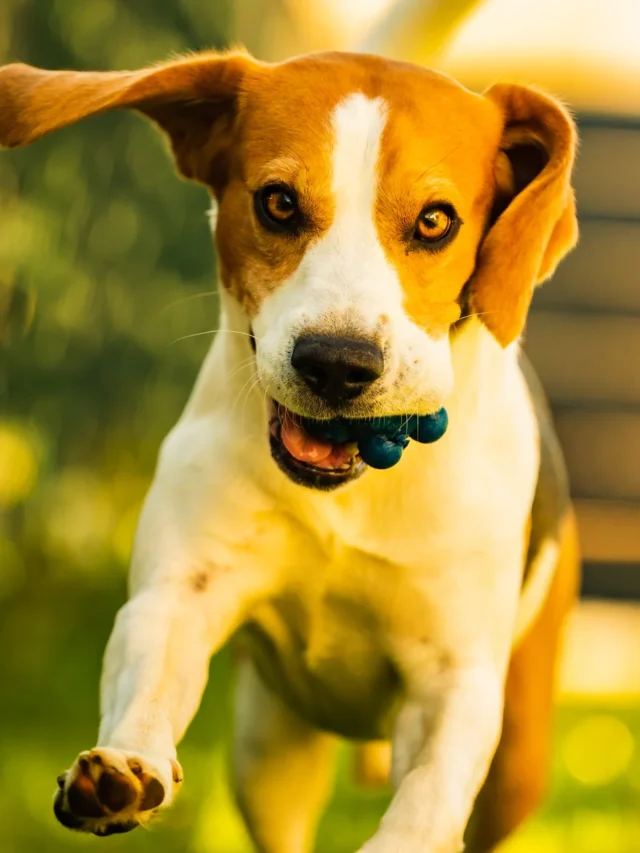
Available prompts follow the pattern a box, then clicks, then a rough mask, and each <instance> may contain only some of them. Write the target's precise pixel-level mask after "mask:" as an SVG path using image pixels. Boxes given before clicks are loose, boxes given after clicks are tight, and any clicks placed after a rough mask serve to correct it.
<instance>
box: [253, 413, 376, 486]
mask: <svg viewBox="0 0 640 853" xmlns="http://www.w3.org/2000/svg"><path fill="white" fill-rule="evenodd" d="M303 422H304V419H303V418H301V417H300V416H298V415H295V414H294V413H293V412H290V411H289V410H288V409H286V408H285V407H284V406H282V405H281V404H280V403H276V402H275V400H272V401H271V411H270V417H269V439H270V444H271V455H272V456H273V458H274V459H275V461H276V462H277V463H278V465H279V466H280V467H281V468H282V469H283V470H284V472H285V473H286V474H287V475H288V476H289V477H290V478H291V479H292V480H294V481H295V482H297V483H300V484H301V485H305V486H310V487H312V488H316V489H334V488H336V487H337V486H341V485H342V484H343V483H347V482H349V481H350V480H355V479H356V477H359V476H360V475H361V474H362V473H363V471H364V470H365V467H366V466H365V464H364V462H363V461H362V457H361V456H360V453H359V452H358V445H357V444H356V443H355V442H352V441H351V442H350V441H335V440H332V441H329V440H326V439H323V438H321V437H315V436H312V435H311V434H310V433H309V432H308V431H307V429H306V428H305V425H304V423H303Z"/></svg>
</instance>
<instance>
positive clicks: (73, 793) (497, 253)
mask: <svg viewBox="0 0 640 853" xmlns="http://www.w3.org/2000/svg"><path fill="white" fill-rule="evenodd" d="M119 107H131V108H134V109H136V110H138V111H140V112H142V113H143V114H145V115H146V116H148V117H150V118H151V119H152V120H153V121H154V122H156V123H157V124H158V125H159V126H160V127H161V128H162V129H163V130H164V131H165V132H166V133H167V135H168V137H169V139H170V141H171V143H172V147H173V150H174V154H175V157H176V162H177V164H178V168H179V169H180V171H181V172H182V173H183V175H185V176H186V177H188V178H191V179H194V180H197V181H200V182H202V183H204V184H206V185H207V186H208V187H209V188H210V190H211V193H212V196H213V199H214V206H215V215H214V216H213V217H212V221H213V222H214V226H215V238H216V244H217V248H218V254H219V260H220V271H221V281H220V294H221V306H222V307H221V314H220V334H218V335H217V337H216V339H215V342H214V343H213V346H212V348H211V350H210V352H209V354H208V356H207V358H206V361H205V363H204V365H203V367H202V370H201V373H200V376H199V378H198V380H197V383H196V386H195V389H194V391H193V393H192V395H191V399H190V400H189V403H188V405H187V407H186V409H185V411H184V413H183V415H182V417H181V418H180V420H179V422H178V424H177V425H176V427H175V428H174V429H173V430H172V432H171V433H170V435H169V436H168V437H167V439H166V440H165V442H164V444H163V447H162V450H161V453H160V459H159V463H158V468H157V472H156V475H155V479H154V482H153V485H152V487H151V489H150V492H149V495H148V497H147V500H146V504H145V507H144V510H143V513H142V517H141V519H140V524H139V528H138V533H137V538H136V543H135V548H134V554H133V560H132V568H131V582H130V600H129V601H128V603H127V604H126V605H125V606H124V607H123V608H122V610H121V611H120V612H119V614H118V616H117V619H116V623H115V627H114V630H113V634H112V636H111V639H110V641H109V644H108V648H107V651H106V657H105V662H104V672H103V677H102V716H101V725H100V733H99V737H98V742H97V745H96V746H95V747H94V748H93V749H91V750H90V751H87V752H83V753H81V754H80V756H79V757H78V759H77V760H76V761H75V762H74V763H73V764H72V766H71V768H70V769H69V770H68V771H67V772H66V773H65V774H62V776H61V777H60V779H59V791H58V793H57V795H56V800H55V811H56V815H57V816H58V818H59V820H60V821H61V822H62V823H64V824H65V825H67V826H69V827H71V828H74V829H79V830H83V831H87V832H93V833H96V834H98V835H101V834H110V833H112V832H122V831H126V830H128V829H132V828H133V827H135V826H137V825H138V824H141V823H145V822H146V821H148V820H149V818H150V817H152V816H153V814H155V812H156V811H157V809H158V808H164V807H166V806H168V805H170V804H171V802H172V801H173V800H174V798H175V796H176V794H177V792H178V789H179V787H180V784H181V781H182V775H181V770H180V766H179V764H178V762H177V753H176V744H177V743H178V742H179V741H180V739H181V737H182V735H183V733H184V731H185V729H186V727H187V726H188V725H189V722H190V720H191V718H192V717H193V715H194V713H195V712H196V710H197V708H198V704H199V702H200V698H201V695H202V691H203V689H204V686H205V682H206V679H207V668H208V662H209V658H210V656H211V654H212V653H213V652H215V651H216V650H217V649H219V648H220V647H221V646H222V645H223V644H224V643H226V642H227V641H228V640H229V639H230V638H231V637H232V636H234V635H236V634H237V633H238V632H240V633H241V634H242V635H243V636H245V637H246V648H247V649H248V654H247V655H246V656H244V657H243V662H242V663H241V670H240V673H239V677H238V695H237V722H236V736H235V739H236V742H235V760H234V768H235V786H236V791H237V797H238V802H239V804H240V807H241V810H242V812H243V814H244V817H245V820H246V823H247V826H248V828H249V831H250V833H251V835H252V837H253V839H254V841H255V844H256V847H257V848H258V849H259V850H261V851H264V853H302V851H305V850H307V849H309V847H310V845H311V844H312V838H313V830H314V827H315V824H316V822H317V820H318V817H319V813H320V810H321V807H322V805H323V802H324V800H325V797H326V796H327V791H328V786H329V781H330V778H331V763H332V759H333V753H334V747H335V743H336V737H335V735H340V736H343V737H347V738H351V739H355V740H359V741H367V740H376V739H379V740H390V741H391V743H392V752H393V758H392V769H391V777H392V781H393V784H394V786H395V796H394V798H393V801H392V803H391V805H390V807H389V809H388V810H387V812H386V814H385V815H384V817H383V819H382V822H381V824H380V827H379V829H378V831H377V832H376V834H375V835H374V836H373V838H371V839H370V840H369V841H368V842H367V843H366V844H365V845H364V846H363V847H362V848H361V851H360V853H418V851H420V853H454V851H459V850H461V849H462V846H463V837H464V836H465V833H466V834H467V844H468V849H469V850H471V851H474V853H480V851H488V850H490V849H493V847H494V846H495V845H496V844H497V843H498V841H499V840H500V839H501V838H503V837H504V836H505V835H507V834H508V833H509V832H510V831H511V830H512V829H513V828H514V827H515V826H516V825H517V824H518V823H519V822H520V821H521V820H522V818H523V817H524V816H525V815H526V814H527V813H528V812H529V811H530V810H531V808H532V807H533V806H534V805H535V803H536V802H537V801H538V799H539V797H540V795H541V792H542V788H543V785H544V778H545V769H546V767H545V765H546V755H547V750H548V742H549V724H550V713H551V702H552V686H553V672H554V661H555V659H556V656H557V651H558V641H559V634H560V629H561V625H562V622H563V618H564V615H565V613H566V611H567V609H568V607H569V605H570V603H571V601H572V599H573V595H574V590H575V585H576V578H577V565H578V555H577V548H576V536H575V526H574V520H573V516H572V512H571V508H570V505H569V502H568V497H567V491H566V483H565V478H564V469H563V465H562V459H561V456H560V453H559V450H558V447H557V442H556V439H555V437H554V434H553V429H552V427H551V425H550V421H549V417H548V414H547V412H546V409H545V406H544V401H543V400H542V399H541V396H540V394H539V392H538V391H537V389H536V388H535V379H531V380H528V379H527V378H526V375H529V373H530V370H529V369H528V368H526V367H525V368H524V372H523V367H522V363H521V357H520V355H519V344H518V340H519V337H520V335H521V333H522V331H523V327H524V324H525V319H526V314H527V309H528V306H529V302H530V299H531V295H532V292H533V289H534V287H535V285H536V284H538V283H539V282H541V281H542V280H544V279H545V278H547V277H548V276H549V275H550V274H551V273H552V272H553V270H554V269H555V266H556V264H557V263H558V261H559V260H560V259H561V258H562V256H563V255H564V254H565V253H566V252H567V251H568V250H569V249H570V248H571V247H572V246H573V245H574V243H575V239H576V233H577V232H576V224H575V209H574V202H573V193H572V190H571V183H570V181H571V170H572V165H573V157H574V149H575V145H576V141H575V131H574V127H573V123H572V121H571V119H570V117H569V116H568V114H567V112H566V111H565V110H564V109H563V108H562V107H561V106H560V105H559V104H557V103H556V102H555V101H554V100H553V99H551V98H549V97H547V96H545V95H543V94H541V93H539V92H537V91H534V90H531V89H528V88H525V87H522V86H517V85H508V84H504V85H496V86H494V87H492V88H491V89H490V90H489V91H488V92H486V93H485V94H484V95H482V96H480V95H476V94H473V93H471V92H469V91H467V90H466V89H464V88H463V87H461V86H460V85H458V84H457V83H455V82H454V81H452V80H451V79H449V78H447V77H444V76H442V75H440V74H437V73H435V72H432V71H428V70H424V69H422V68H418V67H416V66H412V65H408V64H402V63H396V62H391V61H387V60H384V59H381V58H378V57H373V56H366V55H351V54H339V53H328V54H318V55H311V56H305V57H301V58H297V59H294V60H291V61H288V62H285V63H282V64H278V65H267V64H263V63H259V62H257V61H256V60H254V59H252V58H251V57H249V56H247V55H245V54H243V53H241V52H234V53H229V54H214V53H206V54H200V55H195V56H191V57H188V58H186V59H182V60H177V61H173V62H170V63H167V64H165V65H160V66H157V67H153V68H149V69H145V70H142V71H135V72H113V73H77V72H49V71H40V70H36V69H34V68H31V67H28V66H24V65H11V66H7V67H5V68H3V69H1V70H0V143H1V144H4V145H6V146H18V145H24V144H27V143H30V142H32V141H34V140H36V139H37V138H39V137H41V136H43V135H44V134H47V133H49V132H51V131H53V130H55V129H57V128H59V127H62V126H64V125H67V124H70V123H71V122H75V121H77V120H79V119H81V118H83V117H85V116H89V115H91V114H96V113H99V112H104V111H106V110H110V109H114V108H119ZM270 184H276V185H286V186H287V187H290V188H293V189H294V191H295V193H296V197H297V199H298V203H299V205H300V209H301V211H302V214H301V215H303V223H304V224H303V226H301V228H300V229H299V230H298V232H297V233H295V234H286V235H283V234H278V233H273V232H272V231H270V230H269V229H265V228H264V227H263V226H262V225H261V223H260V221H258V219H257V218H256V213H255V209H254V208H255V205H254V197H255V194H256V193H257V192H260V189H261V188H262V187H264V186H265V185H267V186H268V185H270ZM440 203H446V205H447V206H448V207H447V209H449V210H450V209H455V211H456V216H457V218H458V221H459V230H458V233H457V235H456V236H455V238H454V239H452V240H451V241H450V242H449V243H448V244H447V245H446V246H444V247H443V248H441V249H439V250H438V251H429V250H424V248H423V247H419V246H415V245H414V243H413V241H412V236H411V235H412V229H413V228H414V223H415V222H416V219H417V217H419V216H420V213H421V211H422V210H423V209H424V208H425V206H429V205H431V204H440ZM308 334H321V335H327V336H332V335H333V336H352V337H353V336H354V335H355V336H357V337H358V338H359V339H365V340H367V341H371V342H372V343H373V344H375V346H377V347H379V348H380V350H381V351H382V352H383V353H384V365H385V366H384V372H383V374H382V376H381V377H380V378H379V379H378V380H377V381H376V382H374V383H373V384H372V385H371V387H370V388H368V389H367V391H366V392H365V393H364V394H363V395H361V396H360V397H358V398H357V400H354V401H353V403H351V404H349V405H348V406H345V407H343V408H342V409H341V410H340V412H339V413H340V414H347V415H350V416H354V417H370V416H372V415H389V414H397V413H410V412H418V413H428V412H433V411H435V409H437V408H439V407H440V406H446V407H447V410H448V413H449V422H450V427H449V429H448V432H447V433H446V434H445V436H444V437H443V438H442V439H441V440H440V441H438V442H437V443H435V444H433V445H428V446H426V445H419V444H414V443H412V444H411V445H410V446H409V447H408V449H407V450H406V451H405V453H404V457H403V459H402V460H401V462H400V464H398V465H397V466H396V467H394V468H392V469H390V470H387V471H375V470H366V471H364V473H363V475H362V476H360V477H358V478H357V479H356V478H353V479H352V480H351V481H350V482H347V483H345V485H344V486H343V487H342V488H339V489H336V490H331V491H319V490H314V489H312V488H305V487H304V486H303V485H300V484H299V483H297V482H294V481H293V480H292V479H291V478H290V477H289V476H288V475H287V473H286V472H285V471H284V470H281V468H280V467H278V465H277V464H276V463H275V462H274V459H273V458H272V455H271V453H270V448H269V429H268V419H269V412H270V405H271V402H270V401H271V398H273V399H275V400H277V401H278V402H279V403H280V404H282V405H283V406H285V407H286V408H288V409H289V410H290V411H291V412H293V413H298V414H302V415H309V416H314V417H323V416H324V417H327V416H330V415H331V414H332V412H331V411H330V410H329V409H327V407H326V405H325V404H324V403H323V402H322V401H321V400H319V399H317V398H315V397H314V395H313V393H311V392H310V391H309V389H308V388H307V387H306V386H305V385H304V384H303V383H302V382H301V381H300V377H299V376H298V375H297V374H296V371H295V370H294V369H293V368H292V365H291V352H292V348H293V346H294V343H295V341H296V340H297V339H299V338H300V337H301V336H304V335H308ZM252 335H253V337H252ZM252 342H254V343H255V353H254V350H253V348H252ZM532 389H533V390H532ZM347 479H348V478H347ZM365 763H366V762H365ZM474 804H475V809H474ZM472 813H473V817H471V816H472Z"/></svg>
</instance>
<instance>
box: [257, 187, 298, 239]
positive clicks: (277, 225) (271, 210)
mask: <svg viewBox="0 0 640 853" xmlns="http://www.w3.org/2000/svg"><path fill="white" fill-rule="evenodd" d="M254 202H255V209H256V215H257V217H258V219H259V221H260V222H261V224H262V225H264V227H265V228H268V229H269V230H270V231H288V232H289V233H292V232H294V231H296V230H297V228H298V225H299V224H300V223H299V219H300V217H299V214H300V209H299V207H298V199H297V196H296V193H295V190H293V189H291V188H290V187H287V186H285V185H284V184H268V185H267V186H266V187H262V189H260V190H258V191H257V192H256V194H255V196H254Z"/></svg>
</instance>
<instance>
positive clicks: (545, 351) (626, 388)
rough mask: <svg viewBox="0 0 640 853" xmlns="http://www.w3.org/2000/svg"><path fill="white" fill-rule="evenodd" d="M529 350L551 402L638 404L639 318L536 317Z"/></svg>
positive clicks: (549, 314) (530, 330) (544, 313)
mask: <svg viewBox="0 0 640 853" xmlns="http://www.w3.org/2000/svg"><path fill="white" fill-rule="evenodd" d="M525 349H526V351H527V354H528V355H529V357H530V359H531V361H532V363H533V365H534V366H535V368H536V370H537V371H538V374H539V376H540V378H541V380H542V382H543V384H544V387H545V389H546V391H547V394H549V396H550V398H551V399H552V401H556V402H558V401H559V402H563V403H566V402H584V401H593V402H600V403H602V402H608V403H613V404H625V405H629V404H632V405H638V404H640V369H638V365H640V317H619V316H605V315H602V316H589V315H579V314H576V315H574V314H571V313H568V312H564V311H563V312H558V311H556V312H553V311H547V310H545V311H537V312H535V313H533V314H532V315H531V317H530V318H529V323H528V327H527V333H526V339H525Z"/></svg>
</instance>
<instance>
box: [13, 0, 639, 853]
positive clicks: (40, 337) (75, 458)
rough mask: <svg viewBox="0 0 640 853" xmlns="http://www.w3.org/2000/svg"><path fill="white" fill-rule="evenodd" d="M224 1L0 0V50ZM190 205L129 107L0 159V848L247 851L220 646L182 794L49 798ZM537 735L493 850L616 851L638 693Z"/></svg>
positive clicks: (167, 340)
mask: <svg viewBox="0 0 640 853" xmlns="http://www.w3.org/2000/svg"><path fill="white" fill-rule="evenodd" d="M242 5H243V14H244V15H245V18H246V15H247V7H248V6H250V5H251V4H248V3H246V2H245V3H243V4H242ZM257 5H258V6H260V5H262V6H264V4H257ZM284 5H285V6H286V4H284ZM233 7H234V4H233V3H232V2H231V0H228V1H227V0H215V1H214V0H212V2H207V3H205V2H202V0H167V2H164V3H158V2H153V0H136V2H135V3H132V2H125V0H52V1H51V2H45V0H3V2H2V5H1V7H0V61H1V62H7V61H12V60H17V59H20V60H22V61H26V62H31V63H34V64H37V65H40V66H44V67H69V68H95V69H111V68H125V67H137V66H139V65H143V64H145V63H148V62H152V61H156V60H158V59H160V58H164V57H166V56H167V55H168V54H171V53H174V52H179V51H184V50H187V49H197V48H203V47H216V46H223V45H225V44H226V43H227V41H228V40H229V39H230V38H231V37H232V35H233V31H234V20H235V19H234V14H235V12H237V9H235V10H234V8H233ZM282 8H283V7H282V6H281V5H280V4H278V3H273V4H270V11H271V12H274V13H276V12H277V13H280V12H282ZM249 11H250V10H249ZM249 17H250V16H249ZM253 20H254V22H255V24H254V25H255V26H256V27H257V26H258V21H262V18H261V17H260V16H259V15H257V16H255V17H254V19H253ZM206 208H207V196H206V193H205V191H204V190H202V189H199V188H198V187H196V186H192V185H189V184H187V183H185V182H182V181H180V180H179V179H178V178H177V176H176V175H175V174H174V172H173V169H172V166H171V163H170V160H169V158H168V156H167V153H166V148H165V145H164V143H163V141H162V139H161V138H160V137H159V136H158V135H157V134H156V132H155V131H154V130H153V129H152V128H151V127H150V126H149V125H147V124H145V122H144V121H143V120H142V119H140V118H137V117H135V116H133V115H130V114H116V115H108V116H103V117H99V118H95V119H93V120H90V121H87V122H85V123H83V124H81V125H79V126H77V127H72V128H68V129H67V130H64V131H62V132H60V133H58V134H57V135H55V136H53V137H52V138H49V139H45V140H43V141H42V142H40V143H38V145H37V146H35V147H33V148H30V149H27V150H24V151H15V152H11V153H10V154H9V153H3V154H2V155H0V513H1V515H0V648H2V650H3V652H2V654H1V655H0V685H1V688H0V756H1V760H0V850H2V851H3V853H5V851H6V853H35V851H38V853H40V851H46V853H58V851H60V853H62V851H67V850H71V849H75V848H79V847H82V846H85V847H88V846H91V845H108V846H109V847H110V848H112V849H114V850H123V851H124V850H129V851H133V850H139V851H144V850H151V849H160V850H162V851H165V852H166V853H178V852H179V853H185V851H189V853H208V851H211V853H213V852H214V851H217V853H235V851H241V850H247V849H248V848H247V844H246V840H245V839H244V836H243V833H242V830H241V828H240V825H239V822H238V819H237V816H236V815H235V812H234V810H233V807H232V805H231V803H230V801H229V797H228V794H227V791H226V787H225V783H224V774H225V760H226V753H225V743H226V742H227V740H228V737H227V735H228V732H229V726H230V701H229V684H230V680H231V678H232V670H231V666H230V660H229V655H228V653H226V652H225V653H223V654H221V655H220V656H218V658H216V659H215V660H214V662H213V664H212V678H211V682H210V684H209V688H208V690H207V693H206V696H205V699H204V702H203V705H202V707H201V709H200V712H199V714H198V716H197V718H196V721H195V722H194V724H193V725H192V727H191V729H190V730H189V733H188V735H187V737H186V739H185V742H184V745H183V747H182V750H181V760H182V763H183V765H184V767H185V773H186V784H185V788H184V792H183V795H182V796H181V798H180V800H179V803H178V805H177V806H176V808H175V809H174V810H173V811H172V812H171V813H170V814H169V815H167V816H165V817H163V818H162V819H161V820H160V821H159V823H158V825H157V826H156V827H155V828H153V829H152V830H151V831H149V832H144V831H142V830H138V831H136V832H134V833H132V834H131V835H129V836H124V837H116V838H112V839H109V841H108V842H102V841H97V840H96V839H93V838H87V837H80V836H77V835H72V834H71V833H69V832H68V831H66V830H64V829H62V828H61V827H60V826H58V825H57V824H56V822H55V820H54V818H53V815H52V812H51V799H52V794H53V790H54V787H55V777H56V775H57V773H59V772H60V770H61V769H63V768H64V767H66V766H68V764H69V763H70V761H71V760H72V759H73V758H74V757H75V755H76V753H77V752H78V751H79V750H81V749H84V748H87V747H90V746H91V745H92V744H93V743H94V738H95V733H96V726H97V712H98V708H97V686H98V677H99V669H100V659H101V655H102V650H103V648H104V645H105V642H106V639H107V636H108V633H109V630H110V628H111V624H112V620H113V617H114V614H115V612H116V610H117V608H118V607H119V606H120V605H121V604H122V602H123V601H124V598H125V577H126V566H127V560H128V555H129V548H130V543H131V538H132V534H133V530H134V526H135V522H136V518H137V514H138V510H139V507H140V502H141V499H142V497H143V495H144V492H145V490H146V488H147V486H148V483H149V480H150V477H151V476H152V473H153V467H154V463H155V456H156V452H157V449H158V446H159V443H160V441H161V439H162V437H163V436H164V434H165V433H166V432H167V430H168V429H169V427H170V426H171V425H172V423H173V422H174V421H175V420H176V418H177V416H178V414H179V412H180V410H181V407H182V406H183V404H184V402H185V401H186V398H187V395H188V393H189V390H190V387H191V385H192V383H193V380H194V378H195V376H196V372H197V370H198V367H199V364H200V363H201V361H202V359H203V357H204V354H205V352H206V349H207V347H208V346H209V343H210V341H211V336H212V332H213V330H215V328H216V306H217V300H216V297H215V295H214V294H213V292H212V286H213V282H214V279H215V258H214V254H213V250H212V247H211V239H210V235H209V231H208V225H207V221H206V217H205V211H206ZM556 740H557V743H556V750H555V755H556V758H555V762H554V777H553V783H552V791H551V796H550V798H549V802H548V805H547V807H546V808H545V809H544V811H543V812H542V813H541V814H540V816H539V817H537V818H536V819H535V820H534V821H533V822H532V823H531V824H530V825H529V826H528V827H527V828H526V829H525V830H524V831H523V832H522V833H521V834H520V836H519V838H518V839H516V840H515V841H514V842H512V843H511V845H510V847H509V850H512V851H514V853H528V851H534V850H535V851H540V850H544V851H545V853H556V851H558V853H560V851H563V853H564V851H571V853H609V852H610V853H614V851H615V853H637V851H638V850H640V810H638V800H639V797H640V754H639V753H640V750H639V744H640V710H639V708H638V704H637V703H636V702H633V701H629V699H628V698H627V699H623V698H621V697H620V696H616V695H611V694H610V693H607V694H601V695H598V696H596V697H593V696H592V697H591V698H590V699H589V698H584V697H580V696H576V695H575V694H574V695H573V698H572V699H571V700H566V699H565V701H564V702H563V704H562V707H561V709H560V713H559V718H558V726H557V735H556ZM347 764H348V762H347V756H346V755H345V756H343V761H342V767H341V771H340V773H339V780H338V786H337V790H336V796H335V798H334V801H333V802H332V805H331V808H330V810H329V812H328V814H327V816H326V818H325V820H324V822H323V824H322V827H321V832H320V838H319V843H318V850H319V851H324V853H353V851H354V850H355V849H356V847H357V845H358V842H360V841H362V840H363V839H364V838H365V837H366V836H367V834H368V833H370V832H372V830H373V828H374V826H375V824H376V821H377V819H378V816H379V815H380V813H381V811H382V809H383V808H384V804H385V802H386V800H387V794H386V793H385V792H382V793H366V792H362V791H358V790H357V789H356V788H355V787H354V785H353V783H352V781H351V777H350V773H349V771H348V767H347Z"/></svg>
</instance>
